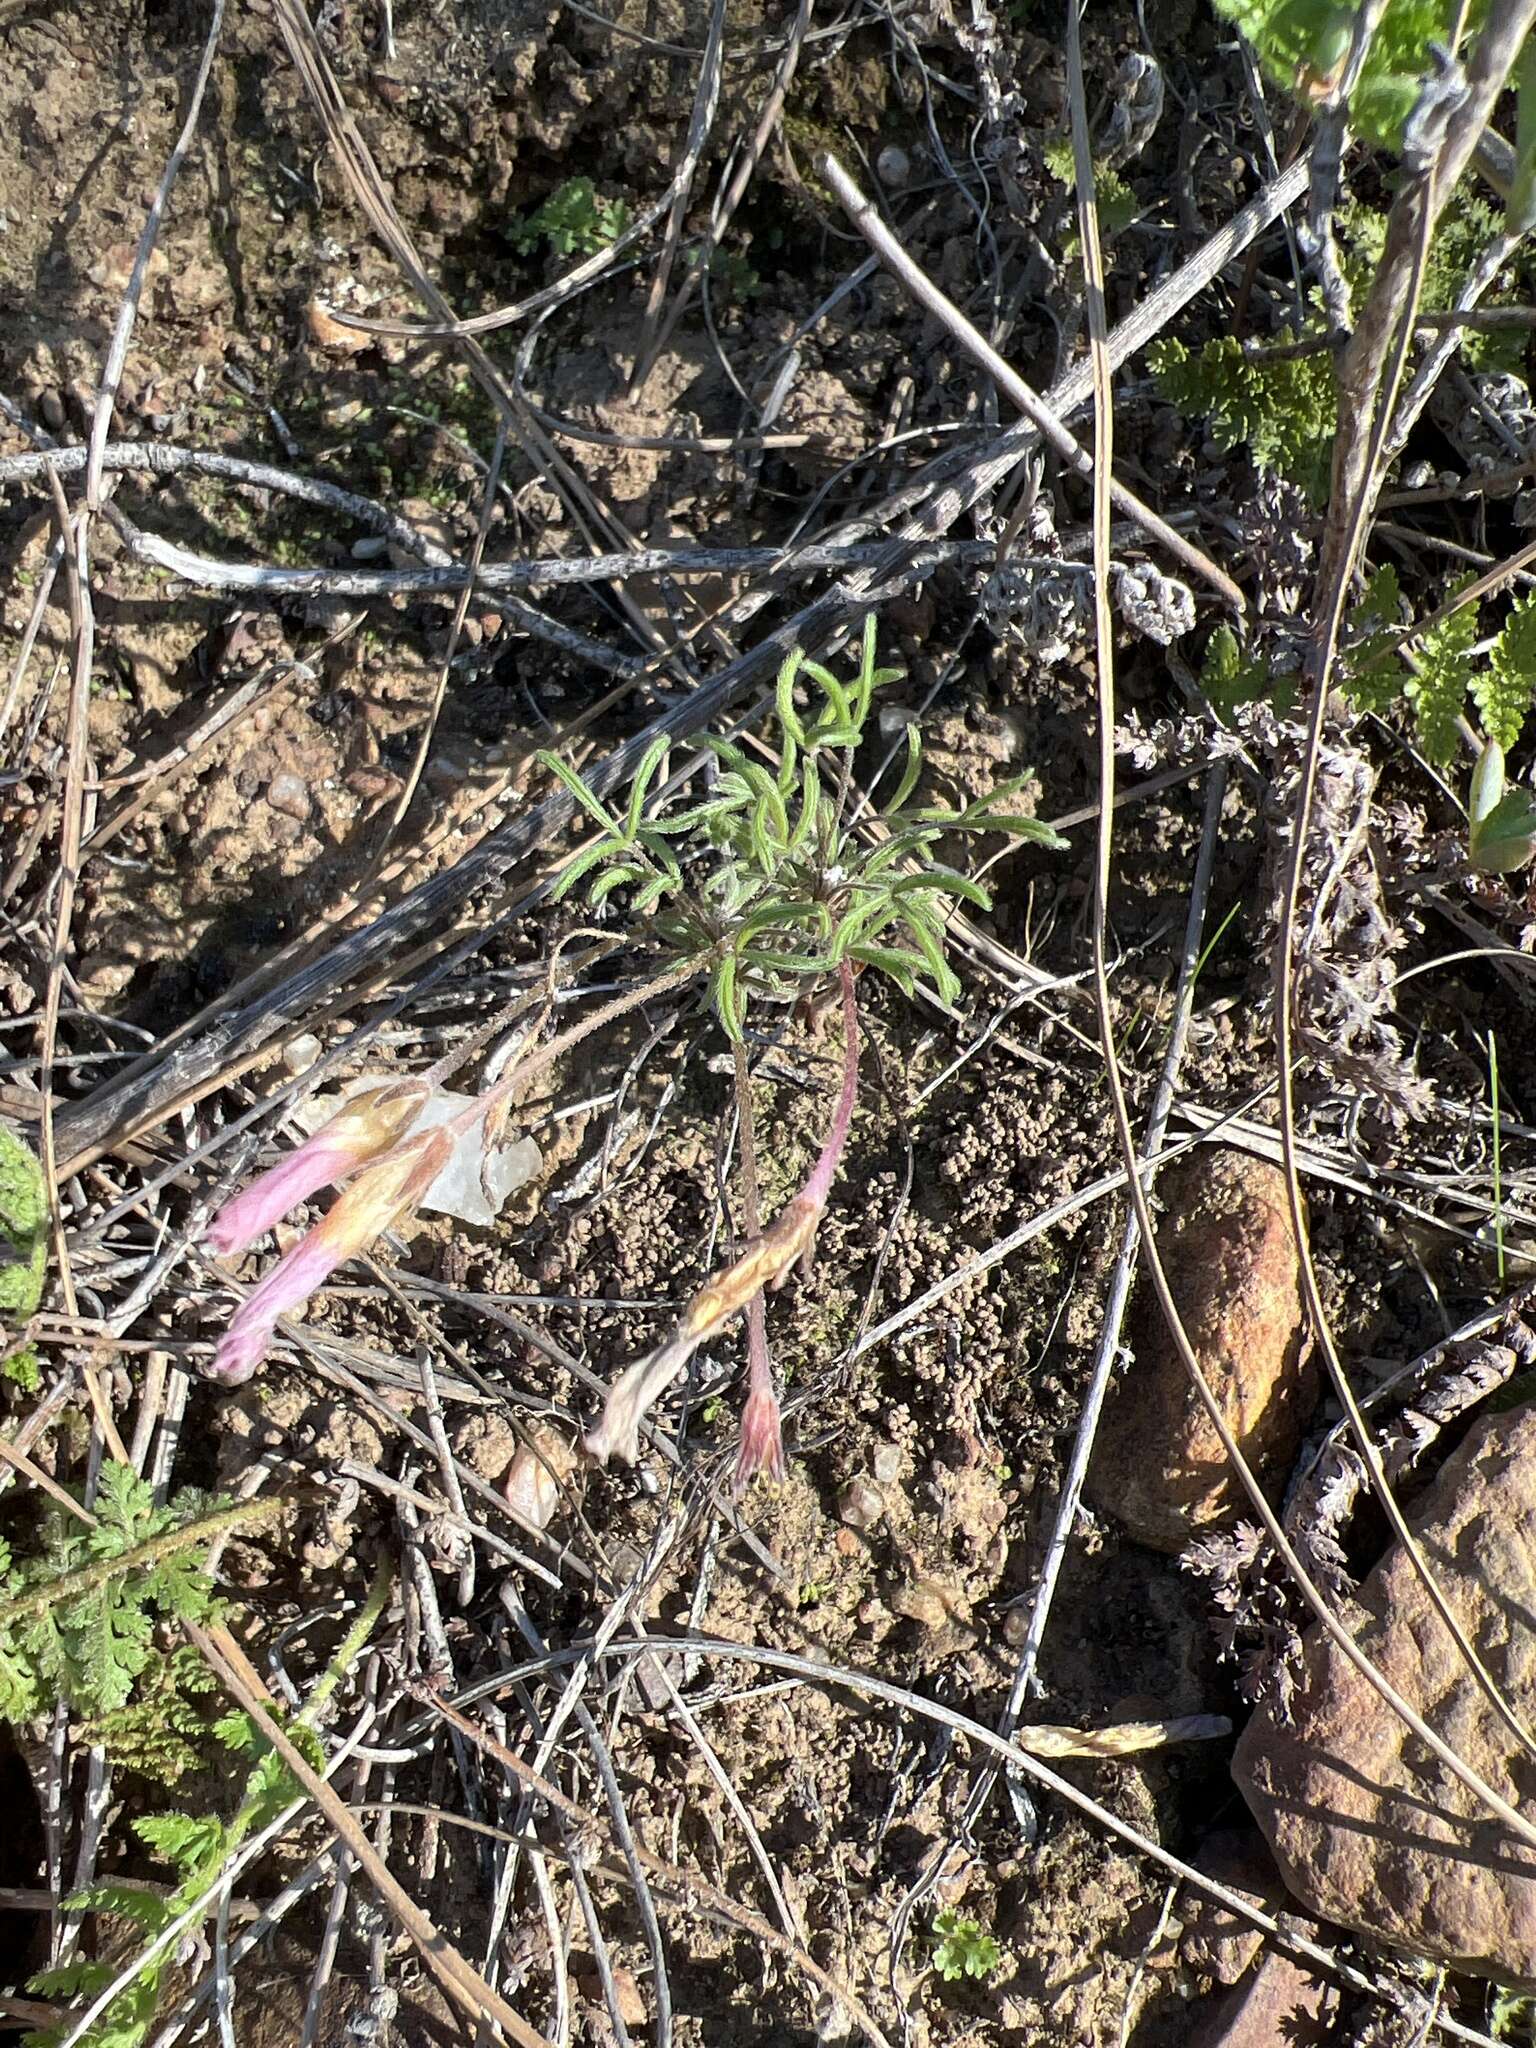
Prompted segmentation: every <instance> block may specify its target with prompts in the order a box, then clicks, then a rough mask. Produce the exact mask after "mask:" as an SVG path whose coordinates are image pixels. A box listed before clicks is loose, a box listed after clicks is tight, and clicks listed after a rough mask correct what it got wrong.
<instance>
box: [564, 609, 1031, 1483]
mask: <svg viewBox="0 0 1536 2048" xmlns="http://www.w3.org/2000/svg"><path fill="white" fill-rule="evenodd" d="M896 674H897V671H895V670H892V669H882V668H880V667H878V666H877V665H876V661H875V622H874V620H873V618H870V619H868V620H866V621H865V626H864V632H863V635H862V639H861V643H860V650H859V662H858V668H857V671H856V673H855V674H854V675H853V676H852V677H851V678H849V679H848V680H847V681H846V682H844V681H842V680H840V679H839V678H838V677H837V676H836V675H834V674H833V672H832V671H831V670H830V669H828V668H824V667H823V666H822V665H821V664H820V663H819V662H813V661H807V660H806V659H805V657H804V655H803V653H801V652H800V651H799V650H796V651H795V652H794V653H792V654H791V655H790V657H789V659H788V660H787V661H786V662H785V663H784V665H783V667H782V668H781V670H780V671H779V677H778V684H777V689H776V693H775V709H776V712H777V721H776V722H777V727H778V731H777V743H778V754H779V759H778V766H777V769H776V770H774V769H770V768H769V767H767V766H765V765H764V763H763V762H762V761H761V760H759V759H755V758H754V757H753V755H752V754H751V753H749V751H748V750H747V748H746V747H745V746H744V745H743V744H742V743H741V742H740V741H739V740H734V739H720V738H713V739H707V740H705V741H703V742H702V743H701V749H700V751H701V752H702V753H704V754H707V755H712V756H713V768H714V786H713V788H712V789H711V790H710V792H709V793H708V794H707V795H706V796H705V797H704V798H703V800H702V801H700V802H695V803H691V804H685V805H683V806H681V807H674V806H669V805H668V804H667V802H666V801H665V797H664V793H663V795H662V796H661V797H659V798H658V800H657V801H656V802H654V803H653V804H652V808H651V811H650V813H649V814H648V813H647V803H648V801H650V800H651V798H652V791H653V788H654V785H655V783H656V778H657V776H658V774H659V773H660V771H661V767H662V763H663V761H664V760H665V759H666V758H667V752H668V744H667V742H665V741H658V742H657V743H656V744H655V745H653V746H652V747H651V748H650V749H649V750H648V751H647V753H646V754H645V756H644V757H643V759H642V761H641V762H640V765H639V769H638V772H637V773H636V776H635V780H634V782H633V784H632V786H631V789H630V795H629V802H628V805H627V807H626V809H625V812H624V815H623V816H622V817H620V816H619V815H618V814H617V813H616V812H614V811H612V810H610V809H609V808H608V806H607V805H606V804H605V803H604V802H603V801H602V799H601V798H600V797H599V796H598V795H597V793H596V792H595V791H594V790H593V789H592V788H590V787H589V785H588V784H587V783H586V782H584V781H583V780H582V778H581V777H580V776H579V775H578V774H577V773H576V772H575V770H574V769H572V768H569V767H567V766H566V764H565V763H564V762H562V761H561V760H559V759H558V758H557V757H556V756H555V755H552V754H544V755H541V756H540V758H541V760H542V761H543V763H544V765H545V766H546V767H547V768H548V769H549V770H550V771H551V773H553V774H555V775H557V776H558V777H559V778H560V780H561V781H562V782H563V783H564V784H565V786H566V788H567V789H568V790H569V791H570V793H571V795H572V796H573V797H574V798H575V799H576V801H577V803H578V804H580V806H581V808H582V809H583V811H585V812H586V814H587V816H588V817H589V818H590V819H591V820H592V821H593V822H594V823H595V824H596V826H597V827H598V833H597V837H596V838H595V839H594V840H593V841H592V842H591V843H590V844H589V845H588V846H586V847H584V848H583V849H582V851H581V852H580V853H578V854H577V855H576V857H575V858H574V859H573V860H572V861H571V862H570V863H569V864H568V865H567V867H566V869H565V872H564V874H563V875H562V876H561V879H560V884H559V889H560V893H561V894H568V893H570V892H571V891H572V890H574V889H575V888H576V887H577V886H578V884H580V885H583V886H584V887H585V890H586V894H587V900H588V901H589V903H591V904H593V905H594V906H597V905H601V904H603V903H604V902H606V901H607V899H609V898H610V897H612V896H615V895H616V894H618V893H620V892H623V893H624V894H625V895H626V896H627V900H628V908H629V911H630V914H631V915H632V916H634V917H635V918H637V919H644V920H645V921H646V922H647V923H648V924H649V926H650V928H651V930H652V931H653V932H654V934H655V935H656V936H657V937H658V938H659V939H661V940H662V942H663V944H664V945H665V947H666V948H667V950H668V952H669V953H670V954H671V955H672V956H673V957H674V958H675V959H676V960H677V961H678V963H679V965H678V968H677V969H676V970H674V973H673V976H672V977H671V978H682V977H683V976H685V975H687V974H688V973H689V972H690V971H691V972H693V973H696V974H699V975H707V976H708V982H709V993H710V998H711V1001H712V1004H713V1007H714V1010H715V1013H716V1015H717V1016H718V1018H719V1020H720V1023H721V1025H722V1027H723V1028H724V1030H725V1032H726V1035H727V1036H728V1037H729V1038H730V1039H731V1040H732V1042H733V1044H734V1046H735V1047H736V1048H737V1057H736V1097H737V1110H738V1115H739V1117H740V1120H741V1130H742V1150H743V1156H744V1158H750V1159H752V1160H753V1161H754V1164H753V1166H752V1168H751V1171H750V1174H749V1176H748V1180H747V1185H748V1189H749V1193H748V1198H747V1203H748V1205H747V1213H746V1221H747V1226H748V1231H749V1233H750V1241H749V1242H748V1244H747V1246H746V1248H745V1249H744V1250H743V1252H742V1253H741V1255H740V1257H739V1258H737V1259H736V1260H735V1261H733V1262H732V1264H731V1265H729V1266H727V1267H725V1268H724V1269H722V1270H721V1271H720V1272H717V1273H715V1274H713V1275H712V1276H711V1277H710V1279H709V1280H708V1281H707V1282H706V1283H705V1285H704V1286H703V1287H701V1288H700V1289H699V1290H698V1292H697V1293H696V1294H695V1295H694V1296H693V1298H692V1299H691V1301H690V1302H689V1303H688V1305H687V1307H686V1309H685V1310H684V1312H683V1315H682V1317H681V1318H680V1320H679V1322H678V1324H677V1327H676V1329H675V1330H674V1331H673V1333H672V1335H671V1336H670V1337H669V1338H667V1340H666V1341H665V1342H664V1343H662V1344H660V1345H658V1346H657V1347H656V1349H655V1350H653V1351H651V1352H649V1353H647V1354H646V1356H644V1357H643V1358H640V1359H638V1360H636V1361H635V1363H634V1364H632V1365H630V1366H628V1367H627V1368H626V1369H625V1370H624V1372H622V1373H621V1374H620V1375H619V1377H618V1378H617V1379H616V1380H615V1381H614V1382H613V1384H612V1386H611V1388H610V1390H609V1394H608V1400H607V1403H606V1405H605V1407H604V1410H603V1416H602V1419H601V1421H600V1423H599V1424H598V1426H597V1428H596V1429H594V1430H592V1431H590V1432H589V1433H588V1436H587V1439H586V1442H587V1449H588V1451H589V1452H590V1453H591V1455H592V1456H593V1457H594V1458H596V1459H597V1460H598V1461H599V1462H600V1463H604V1464H606V1463H607V1462H608V1460H609V1459H610V1458H613V1457H617V1458H620V1459H623V1460H625V1461H626V1462H629V1463H633V1462H634V1460H635V1458H636V1457H637V1456H638V1455H639V1430H640V1426H641V1423H642V1421H643V1419H644V1417H645V1415H646V1413H647V1411H648V1409H649V1408H650V1407H651V1405H652V1404H653V1403H654V1402H655V1401H656V1400H657V1398H658V1397H659V1396H660V1394H661V1393H662V1392H663V1391H664V1390H665V1389H666V1388H667V1387H668V1386H669V1385H670V1384H671V1382H672V1381H673V1380H674V1379H675V1378H676V1377H677V1375H678V1373H679V1372H681V1371H682V1370H683V1368H684V1366H685V1365H686V1364H687V1362H688V1360H689V1359H690V1358H691V1357H692V1355H693V1353H694V1352H695V1351H696V1350H697V1349H698V1347H699V1345H700V1344H702V1343H704V1342H705V1341H706V1340H707V1339H708V1338H710V1337H712V1336H714V1335H715V1334H716V1333H717V1332H718V1331H719V1330H721V1329H723V1328H724V1327H725V1325H726V1324H727V1323H728V1322H729V1321H730V1320H731V1319H732V1318H733V1317H734V1316H736V1315H737V1314H740V1313H742V1312H745V1313H746V1316H747V1338H748V1343H747V1350H748V1361H749V1368H750V1372H749V1390H748V1396H747V1406H746V1410H745V1413H744V1416H743V1421H742V1433H741V1449H740V1455H739V1457H738V1460H737V1468H736V1480H737V1485H738V1487H741V1486H744V1485H745V1484H746V1482H747V1480H748V1479H749V1478H751V1476H752V1475H753V1473H755V1472H757V1471H766V1472H768V1473H770V1474H772V1475H774V1476H777V1475H778V1474H779V1473H781V1472H782V1470H783V1451H782V1445H781V1441H780V1426H779V1403H778V1395H777V1392H776V1390H775V1387H774V1383H773V1375H772V1369H771V1366H770V1363H769V1358H768V1352H767V1346H766V1339H765V1337H764V1334H763V1321H762V1317H763V1309H762V1296H763V1291H764V1289H765V1288H768V1287H776V1286H778V1285H780V1284H781V1283H782V1282H783V1280H784V1279H785V1278H786V1277H787V1276H788V1274H789V1272H790V1270H791V1268H792V1267H793V1266H794V1265H795V1264H796V1262H797V1261H805V1260H807V1259H808V1257H809V1253H810V1250H811V1247H812V1244H813V1242H814V1238H815V1232H816V1228H817V1225H818V1222H819V1220H820V1217H821V1214H822V1211H823V1210H824V1209H825V1207H826V1204H827V1199H828V1197H829V1195H830V1193H831V1190H832V1183H833V1180H834V1178H835V1176H836V1173H837V1170H838V1167H839V1163H840V1161H841V1158H842V1153H843V1149H844V1146H845V1144H846V1142H847V1138H848V1132H849V1129H850V1127H851V1125H852V1121H853V1111H854V1105H855V1101H856V1097H857V1085H858V1048H859V1032H858V1007H857V1002H856V998H855V993H854V976H855V973H856V971H857V970H859V969H873V970H874V971H875V972H876V973H879V974H883V975H885V976H886V977H887V978H888V979H889V980H891V981H893V982H894V983H895V984H896V986H897V987H898V988H900V989H901V990H902V991H903V992H904V993H906V994H908V995H911V994H913V993H914V992H915V990H916V989H917V987H918V986H919V984H920V983H926V984H927V986H929V987H930V988H931V989H932V990H933V991H934V992H935V993H936V994H937V995H938V996H939V997H940V998H941V1000H943V1001H945V1002H952V1001H953V1000H954V998H955V996H956V995H958V993H959V983H958V981H957V979H956V977H955V974H954V971H953V969H952V968H951V967H950V965H949V963H948V960H947V959H946V957H945V936H946V918H947V915H948V913H949V912H950V911H951V910H952V909H953V907H954V906H955V905H956V904H957V903H968V904H972V905H974V906H976V907H977V908H978V909H982V910H986V909H988V908H990V898H989V897H988V895H987V892H986V891H985V890H984V889H983V888H982V887H981V885H980V884H979V883H978V882H976V881H974V880H973V879H972V878H971V877H970V876H969V875H967V874H965V873H963V872H962V871H961V870H960V869H959V868H958V867H955V866H952V865H950V864H949V863H948V862H947V861H945V860H943V859H942V858H941V857H940V849H941V848H942V847H943V846H944V845H945V842H946V841H948V840H950V839H955V838H964V837H966V836H968V835H976V834H980V833H1004V834H1009V835H1012V836H1013V837H1015V838H1019V839H1028V840H1033V841H1034V842H1035V843H1036V844H1038V845H1044V846H1060V845H1061V844H1062V843H1063V842H1062V841H1061V839H1060V838H1059V837H1058V836H1057V834H1056V833H1055V832H1053V831H1052V830H1051V829H1050V827H1049V826H1047V825H1043V824H1041V823H1040V822H1039V821H1038V820H1036V819H1033V818H1028V817H1024V816H1021V815H1019V814H1018V813H1016V812H1014V811H1011V810H1007V809H1004V808H1001V806H1002V805H1004V804H1006V802H1007V800H1008V799H1009V798H1011V797H1013V796H1016V795H1017V794H1018V793H1019V791H1020V790H1021V789H1023V788H1024V786H1025V785H1026V784H1027V783H1028V781H1029V780H1030V778H1029V777H1028V776H1021V777H1019V778H1017V779H1016V780H1015V781H1013V782H1010V783H1007V784H1004V785H1002V786H1000V787H999V788H997V789H995V790H993V792H992V793H991V795H990V796H989V797H988V798H986V799H983V800H981V801H978V802H976V803H973V804H969V805H967V806H966V807H965V808H964V809H963V810H952V809H949V808H947V807H945V806H934V805H923V804H920V803H918V802H917V801H916V791H917V784H918V779H919V776H920V773H921V768H922V745H921V738H920V735H919V733H918V730H917V727H916V725H915V723H914V724H911V725H909V726H908V727H907V744H906V757H905V761H904V762H903V764H902V767H901V769H900V773H899V775H898V778H897V781H896V785H895V788H894V789H893V790H892V792H891V793H890V795H889V797H888V798H887V799H886V800H885V801H884V802H882V803H880V804H879V805H878V806H877V807H875V808H874V809H873V811H872V812H871V813H870V818H869V822H870V830H869V832H868V834H867V836H861V835H860V833H859V832H858V830H857V829H856V827H855V823H854V820H853V817H852V816H851V811H852V806H851V804H850V801H849V797H850V791H851V790H852V787H853V770H854V759H855V756H856V754H857V752H858V749H859V747H860V745H861V743H862V741H863V739H864V737H865V729H866V725H867V722H868V719H869V715H870V708H871V705H872V702H873V699H874V694H875V691H876V690H877V689H879V688H880V687H881V685H882V684H884V683H887V682H890V681H892V680H894V677H895V675H896ZM695 765H696V766H699V767H704V766H706V765H707V764H705V763H704V762H696V764H695ZM828 975H835V976H836V977H837V985H838V992H839V996H840V999H841V1003H840V1006H841V1011H842V1021H843V1074H842V1087H841V1090H840V1093H839V1096H838V1102H837V1108H836V1111H835V1113H834V1115H833V1119H832V1123H831V1127H830V1129H829V1131H828V1133H827V1138H826V1141H825V1143H824V1144H823V1146H822V1149H821V1151H820V1153H819V1154H818V1155H817V1158H816V1161H815V1163H814V1165H813V1166H812V1168H811V1171H810V1174H809V1175H808V1177H807V1179H806V1180H805V1182H804V1184H803V1185H802V1187H801V1188H800V1189H799V1191H798V1192H797V1193H796V1194H795V1195H793V1196H792V1197H791V1198H790V1200H789V1201H788V1202H786V1203H785V1205H784V1207H783V1208H782V1209H781V1210H780V1212H779V1214H778V1216H777V1217H776V1218H775V1220H774V1222H773V1223H772V1224H771V1225H770V1226H769V1227H768V1228H766V1229H763V1230H761V1231H759V1228H758V1219H757V1216H756V1213H755V1211H756V1202H757V1182H756V1167H755V1157H756V1153H755V1140H754V1139H753V1137H752V1105H751V1091H750V1088H749V1086H748V1084H747V1066H746V1059H745V1054H744V1052H743V1051H742V1048H743V1047H744V1044H745V1038H746V1031H747V1019H748V1012H749V1006H750V1005H751V1004H752V1003H754V1002H755V1001H759V1000H777V1001H796V1000H799V999H801V998H803V997H805V996H808V995H809V994H811V993H812V991H814V990H815V989H816V988H817V987H818V985H819V984H822V983H823V982H824V981H825V979H826V977H827V976H828Z"/></svg>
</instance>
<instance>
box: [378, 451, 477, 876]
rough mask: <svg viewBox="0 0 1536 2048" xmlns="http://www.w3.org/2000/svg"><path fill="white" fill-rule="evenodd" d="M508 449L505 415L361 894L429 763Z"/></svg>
mask: <svg viewBox="0 0 1536 2048" xmlns="http://www.w3.org/2000/svg"><path fill="white" fill-rule="evenodd" d="M506 453H507V422H506V420H505V418H502V419H500V420H498V422H497V426H496V446H495V448H494V449H493V450H492V453H491V459H490V462H489V463H488V464H487V466H486V472H485V490H484V491H483V493H482V494H481V499H480V517H479V520H478V521H477V522H476V526H475V542H474V546H473V547H472V548H471V549H470V554H469V560H468V561H467V562H466V563H465V565H464V587H463V589H462V590H461V591H460V592H459V601H458V603H457V604H456V605H455V606H454V610H453V624H452V625H451V626H450V627H449V629H448V644H447V645H446V646H445V647H444V649H443V658H442V660H441V662H440V663H439V664H438V670H437V686H436V688H435V689H434V691H433V693H432V703H431V706H430V708H429V710H428V712H427V716H426V721H425V723H424V725H423V726H422V732H421V740H420V742H419V744H418V745H417V748H416V758H415V759H414V760H413V761H412V763H411V766H410V772H409V773H408V774H407V776H406V778H405V780H404V782H403V783H402V785H401V789H400V795H399V797H398V798H397V800H396V803H395V808H394V810H393V811H392V812H391V814H390V817H389V822H388V823H387V824H386V825H385V827H384V834H383V837H382V839H381V840H380V841H379V844H378V846H377V847H376V848H375V850H374V852H373V853H372V855H371V856H370V857H369V861H368V872H367V874H366V875H365V876H364V877H363V879H362V881H361V882H360V883H359V884H358V885H357V887H358V893H359V894H361V893H363V892H364V891H366V890H367V889H369V888H370V887H371V886H372V884H373V882H374V880H375V879H376V878H377V876H378V872H379V870H380V868H381V867H382V866H383V865H384V856H385V854H386V853H387V852H388V851H389V847H390V843H391V841H392V840H393V839H394V836H395V834H396V833H397V832H398V831H399V830H400V827H401V825H402V824H403V823H404V822H405V814H406V812H407V811H408V810H409V809H410V808H411V801H412V799H413V798H414V796H415V794H416V789H417V785H418V784H419V783H420V781H421V777H422V771H423V770H424V769H425V767H426V765H427V756H428V754H429V753H430V752H431V751H432V739H433V735H434V734H435V733H436V731H437V721H438V719H439V718H440V717H441V715H442V709H443V699H444V698H445V697H446V696H447V694H448V678H449V676H450V675H452V673H453V657H454V655H455V653H456V652H457V651H458V645H459V638H460V635H461V634H462V633H463V631H464V621H465V619H466V618H467V617H468V615H469V600H470V595H471V593H472V592H473V590H474V587H475V581H476V578H477V577H478V576H479V574H480V562H481V557H482V556H483V555H484V553H485V543H486V541H487V539H488V538H489V535H490V531H491V514H492V513H493V512H494V511H495V509H496V490H497V486H498V485H499V484H500V482H501V465H502V463H503V461H504V460H505V459H506Z"/></svg>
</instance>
